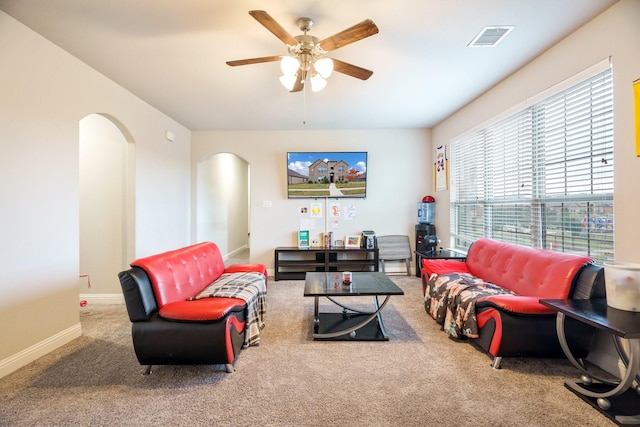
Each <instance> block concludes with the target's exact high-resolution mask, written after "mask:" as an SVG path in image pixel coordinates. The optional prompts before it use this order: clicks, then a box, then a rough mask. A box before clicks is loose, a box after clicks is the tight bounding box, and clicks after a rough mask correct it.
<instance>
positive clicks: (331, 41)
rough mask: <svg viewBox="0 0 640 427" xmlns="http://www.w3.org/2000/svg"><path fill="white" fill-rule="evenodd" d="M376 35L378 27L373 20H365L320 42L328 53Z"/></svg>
mask: <svg viewBox="0 0 640 427" xmlns="http://www.w3.org/2000/svg"><path fill="white" fill-rule="evenodd" d="M374 34H378V27H377V26H376V24H375V23H374V22H373V21H372V20H371V19H365V20H364V21H362V22H361V23H359V24H356V25H354V26H353V27H350V28H347V29H346V30H344V31H340V32H339V33H337V34H334V35H332V36H331V37H327V38H326V39H324V40H322V41H321V42H320V47H321V48H322V49H324V50H325V51H327V52H331V51H332V50H336V49H338V48H340V47H343V46H346V45H348V44H351V43H353V42H357V41H358V40H362V39H364V38H367V37H369V36H372V35H374Z"/></svg>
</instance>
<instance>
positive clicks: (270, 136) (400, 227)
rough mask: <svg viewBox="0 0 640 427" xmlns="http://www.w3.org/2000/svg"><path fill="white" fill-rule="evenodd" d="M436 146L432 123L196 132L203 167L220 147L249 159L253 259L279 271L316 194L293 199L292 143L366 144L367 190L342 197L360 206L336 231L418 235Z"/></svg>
mask: <svg viewBox="0 0 640 427" xmlns="http://www.w3.org/2000/svg"><path fill="white" fill-rule="evenodd" d="M429 147H430V131H428V130H353V131H280V132H279V131H271V132H258V131H255V132H254V131H251V132H249V131H247V132H225V131H220V132H217V131H216V132H213V131H209V132H200V131H196V132H193V135H192V167H193V170H194V171H195V170H196V168H195V165H196V164H197V163H198V162H199V161H201V159H205V158H207V157H209V156H211V155H212V154H214V153H218V152H228V153H234V154H236V155H238V156H240V157H242V158H243V159H245V160H246V161H247V162H249V164H250V167H251V182H250V187H251V200H250V215H251V218H250V222H251V230H250V231H251V261H252V262H259V263H263V264H265V265H267V268H268V269H269V271H270V272H272V271H273V262H274V259H273V257H274V254H273V250H274V248H275V247H276V246H295V245H296V240H295V239H296V234H295V233H296V232H297V230H298V228H299V224H300V218H301V215H300V213H299V208H300V207H302V206H305V205H306V206H308V205H309V203H310V202H312V201H313V200H311V199H304V200H288V199H287V194H286V189H287V187H286V186H287V157H286V155H287V152H288V151H366V152H367V153H368V158H367V163H368V165H367V183H368V188H367V197H366V199H357V200H351V199H350V200H348V201H346V200H344V199H342V200H339V202H340V203H341V205H347V204H352V205H353V206H354V207H355V208H356V218H355V219H354V220H352V221H344V220H343V221H342V225H341V228H340V229H332V230H328V231H333V232H334V234H350V233H360V232H361V231H362V230H374V231H375V232H376V233H377V234H378V235H383V234H406V235H409V236H413V234H414V225H415V224H416V221H417V213H416V209H417V208H416V203H417V202H419V201H420V200H421V199H422V197H423V196H424V195H425V194H430V193H432V192H433V190H432V189H433V181H432V175H433V165H432V161H431V157H432V155H431V152H430V148H429ZM193 175H195V173H194V174H193ZM193 180H194V182H195V180H196V177H195V176H194V177H193ZM332 201H336V200H335V199H332ZM263 202H271V207H263ZM194 223H195V221H194ZM321 231H323V230H321ZM411 240H412V242H413V237H412V238H411ZM412 245H413V243H412Z"/></svg>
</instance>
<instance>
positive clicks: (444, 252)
mask: <svg viewBox="0 0 640 427" xmlns="http://www.w3.org/2000/svg"><path fill="white" fill-rule="evenodd" d="M415 254H416V277H420V276H421V272H420V271H421V270H422V259H423V258H427V259H457V260H460V261H464V260H465V259H467V254H463V253H462V252H457V251H453V250H450V249H434V250H432V251H415Z"/></svg>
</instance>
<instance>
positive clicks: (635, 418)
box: [556, 313, 640, 424]
mask: <svg viewBox="0 0 640 427" xmlns="http://www.w3.org/2000/svg"><path fill="white" fill-rule="evenodd" d="M564 319H565V315H564V314H563V313H558V315H557V318H556V329H557V333H558V340H559V341H560V346H561V347H562V350H563V351H564V353H565V355H566V356H567V358H568V359H569V361H571V363H572V364H573V365H574V366H576V367H577V368H578V369H579V370H580V371H582V372H583V374H585V375H584V376H583V381H584V383H585V384H586V383H590V382H591V378H596V379H597V380H598V381H600V382H602V383H604V384H609V385H611V386H612V387H613V388H611V389H610V390H607V391H603V392H596V391H592V390H589V389H587V388H585V387H583V386H582V385H580V384H577V383H576V382H574V381H569V380H566V381H565V384H566V386H567V387H569V388H570V389H571V390H573V391H575V392H577V393H580V394H582V395H584V396H588V397H593V398H596V399H597V400H596V403H597V404H598V406H599V407H600V408H601V409H602V410H605V411H606V410H609V409H610V408H611V402H610V401H609V398H610V397H615V396H619V395H621V394H623V393H624V392H626V391H627V390H628V389H629V387H631V385H632V384H633V381H634V380H635V379H636V376H637V375H638V369H639V368H640V339H630V340H629V358H628V359H627V358H626V354H624V352H623V351H622V346H621V344H620V342H619V341H618V342H617V343H616V349H617V350H618V353H619V354H620V357H621V358H622V360H623V362H624V365H625V367H626V369H625V372H624V375H623V377H622V379H621V380H620V382H618V383H612V382H610V381H607V380H604V379H602V378H598V377H597V376H595V375H592V374H590V373H589V372H588V371H587V370H586V368H585V367H584V366H583V364H582V363H580V362H578V361H577V360H576V359H575V357H573V355H572V354H571V350H570V349H569V346H568V345H567V340H566V336H565V333H564ZM585 380H587V381H585ZM615 419H616V421H618V422H620V423H622V424H640V414H639V415H631V416H625V415H616V417H615Z"/></svg>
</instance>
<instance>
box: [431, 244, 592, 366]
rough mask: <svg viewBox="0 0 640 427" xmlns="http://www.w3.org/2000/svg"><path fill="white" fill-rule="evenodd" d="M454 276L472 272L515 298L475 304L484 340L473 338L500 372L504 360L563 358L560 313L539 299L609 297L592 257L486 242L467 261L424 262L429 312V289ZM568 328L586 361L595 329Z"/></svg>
mask: <svg viewBox="0 0 640 427" xmlns="http://www.w3.org/2000/svg"><path fill="white" fill-rule="evenodd" d="M449 273H467V274H470V275H472V276H473V277H476V278H480V279H482V280H483V281H485V282H490V283H492V284H495V285H498V286H499V287H501V288H504V289H508V290H511V291H513V292H514V293H515V294H516V295H490V296H479V297H478V298H477V299H476V300H475V313H476V318H477V326H478V329H479V336H478V337H477V338H470V339H469V340H470V341H471V342H472V343H475V344H477V345H478V346H479V347H480V348H482V349H483V350H485V351H487V352H488V353H489V354H490V355H492V356H493V357H494V359H493V367H494V368H499V366H500V362H501V359H502V357H505V356H535V357H563V356H564V353H563V351H562V348H561V347H560V344H559V342H558V338H557V335H556V329H555V328H556V325H555V318H556V314H555V312H554V311H552V310H550V309H549V308H547V307H545V306H543V305H541V304H540V303H539V300H540V299H545V298H554V299H555V298H559V299H564V298H576V299H588V298H603V297H604V270H603V267H602V266H598V265H595V264H594V263H593V259H591V258H589V257H585V256H578V255H572V254H567V253H560V252H554V251H550V250H545V249H536V248H530V247H525V246H520V245H515V244H510V243H502V242H498V241H495V240H492V239H488V238H482V239H479V240H477V241H475V242H474V243H473V244H472V245H471V247H470V248H469V252H468V254H467V258H466V261H464V262H461V261H454V260H435V259H434V260H430V259H423V260H422V281H423V294H424V295H425V309H427V312H429V306H428V305H429V304H430V303H431V301H430V298H429V296H428V293H429V289H433V284H434V283H435V281H436V280H437V278H438V276H442V275H446V274H449ZM445 279H446V278H442V280H445ZM566 328H567V330H566V335H567V337H571V338H572V340H571V342H570V343H569V345H570V347H571V348H572V349H574V351H575V353H574V354H576V353H577V354H579V356H577V357H585V356H586V354H588V349H589V347H590V344H591V340H592V339H593V335H594V330H593V328H591V327H587V326H584V325H581V324H579V323H578V322H574V321H572V322H570V323H567V324H566Z"/></svg>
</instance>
